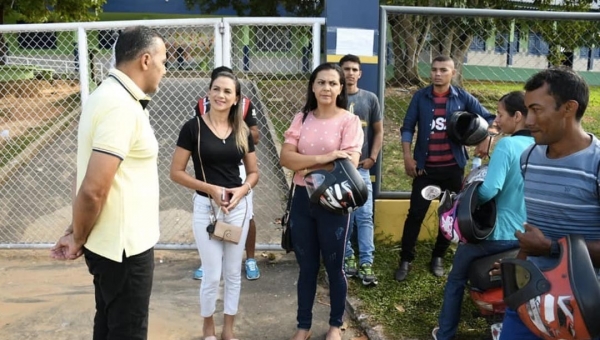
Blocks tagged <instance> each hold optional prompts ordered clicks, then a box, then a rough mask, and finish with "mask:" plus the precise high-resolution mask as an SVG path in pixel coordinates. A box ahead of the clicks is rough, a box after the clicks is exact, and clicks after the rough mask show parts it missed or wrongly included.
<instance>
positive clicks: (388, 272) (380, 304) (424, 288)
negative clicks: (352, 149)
mask: <svg viewBox="0 0 600 340" xmlns="http://www.w3.org/2000/svg"><path fill="white" fill-rule="evenodd" d="M257 83H258V87H259V91H261V95H262V98H263V100H264V103H265V105H266V106H267V108H268V109H269V112H270V114H271V118H272V121H273V124H274V126H275V128H276V130H277V132H278V134H279V137H280V138H281V137H282V134H283V131H284V130H285V129H287V127H288V126H289V119H290V115H291V114H292V113H291V108H292V107H301V106H302V104H303V103H304V91H305V90H304V86H305V84H306V81H305V80H288V81H284V80H280V81H276V82H275V85H273V84H274V82H273V81H272V80H269V81H267V80H263V81H261V80H257ZM522 87H523V84H522V83H489V82H488V83H482V82H472V83H466V84H465V88H466V89H467V90H468V91H469V92H471V93H472V94H473V95H474V96H475V97H477V98H478V99H479V100H480V101H481V102H482V104H483V105H484V106H485V107H486V108H488V110H490V111H491V112H495V110H496V102H497V99H498V98H500V97H501V96H502V95H503V94H505V93H507V92H510V91H515V90H521V89H522ZM274 89H278V90H277V91H275V90H274ZM279 89H284V91H286V89H287V92H278V91H280V90H279ZM292 94H294V95H295V96H292ZM411 96H412V93H411V92H409V91H406V90H402V89H396V88H388V89H387V90H386V98H385V113H384V147H383V163H382V190H384V191H405V192H406V191H409V190H410V188H411V181H410V178H408V177H407V176H406V175H405V173H404V161H403V158H402V149H401V145H400V140H399V133H400V131H399V130H400V126H401V125H402V120H403V119H404V115H405V112H406V108H407V107H408V104H409V102H410V99H411ZM283 103H285V104H286V105H282V104H283ZM282 108H283V109H282ZM598 119H600V87H593V88H592V89H591V98H590V103H589V105H588V108H587V112H586V114H585V116H584V118H583V126H584V128H585V129H586V130H587V131H589V132H591V133H594V134H596V135H600V126H599V125H598ZM432 247H433V242H419V243H418V244H417V257H416V260H415V261H414V262H413V269H412V271H411V274H410V276H409V278H408V279H407V281H404V282H402V283H398V282H396V281H395V280H394V279H393V275H394V272H395V270H396V268H397V265H398V258H399V250H400V249H399V246H398V245H397V244H394V243H385V242H384V243H378V244H377V245H376V249H377V251H376V254H375V263H374V270H375V273H376V274H377V277H378V278H379V285H378V286H377V287H376V288H368V287H363V286H362V284H361V283H360V282H359V281H356V280H350V284H349V294H350V295H351V296H353V297H356V298H358V299H359V300H360V301H361V302H362V307H361V309H360V311H359V312H360V313H365V314H366V315H369V316H370V318H371V319H370V324H371V325H381V326H383V329H384V330H385V332H386V333H387V335H388V337H389V338H390V339H402V338H408V339H431V330H432V329H433V328H434V327H435V326H436V325H437V317H438V315H439V311H440V308H441V305H442V297H443V289H444V284H445V282H446V278H436V277H434V276H433V275H431V274H430V273H429V260H430V256H431V249H432ZM452 256H453V251H450V252H449V254H448V255H447V256H446V259H445V263H446V269H447V270H449V266H450V264H451V262H452ZM478 315H479V314H478V310H477V309H476V307H475V306H474V304H473V303H472V301H471V300H470V297H469V295H468V293H466V294H465V297H464V300H463V309H462V312H461V318H460V319H461V321H460V325H459V330H458V336H457V338H458V339H461V340H475V339H477V340H479V339H484V338H486V337H488V335H489V324H488V322H487V321H486V320H485V319H483V318H482V317H479V316H478Z"/></svg>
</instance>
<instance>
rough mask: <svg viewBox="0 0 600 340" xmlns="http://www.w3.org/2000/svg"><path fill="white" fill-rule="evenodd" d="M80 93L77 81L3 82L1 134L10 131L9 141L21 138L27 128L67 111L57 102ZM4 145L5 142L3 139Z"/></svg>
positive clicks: (1, 91)
mask: <svg viewBox="0 0 600 340" xmlns="http://www.w3.org/2000/svg"><path fill="white" fill-rule="evenodd" d="M78 92H79V85H78V84H77V83H76V82H74V81H64V80H53V81H52V82H50V81H46V80H20V81H11V82H0V131H2V130H8V131H9V133H10V138H16V137H18V136H20V135H21V134H22V133H23V132H24V131H26V130H27V128H30V127H34V126H39V125H41V124H42V123H43V122H44V121H47V120H49V119H52V118H54V117H56V116H58V115H60V114H61V113H63V112H64V110H65V109H67V110H73V109H75V108H76V107H75V106H76V105H77V106H78V105H79V103H73V107H63V106H62V105H58V104H57V103H58V102H59V101H60V100H61V99H65V98H67V97H69V96H70V95H72V94H75V93H78ZM0 143H2V140H0Z"/></svg>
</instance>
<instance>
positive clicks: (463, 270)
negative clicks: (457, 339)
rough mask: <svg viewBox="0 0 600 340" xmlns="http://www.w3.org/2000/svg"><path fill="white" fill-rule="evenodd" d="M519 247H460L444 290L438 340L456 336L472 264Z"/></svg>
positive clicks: (509, 244)
mask: <svg viewBox="0 0 600 340" xmlns="http://www.w3.org/2000/svg"><path fill="white" fill-rule="evenodd" d="M518 247H519V242H518V241H516V240H510V241H483V242H481V243H479V244H470V243H465V244H460V245H459V246H458V249H457V250H456V254H454V260H453V261H452V270H450V273H449V274H448V281H447V282H446V287H445V288H444V302H443V303H442V311H441V312H440V316H439V319H438V323H439V327H440V329H439V330H438V332H437V339H438V340H445V339H452V338H453V337H454V335H455V334H456V330H457V328H458V322H459V321H460V310H461V307H462V300H463V296H464V294H465V285H466V284H467V280H468V273H469V267H470V266H471V263H473V261H475V260H477V259H479V258H482V257H485V256H488V255H493V254H497V253H501V252H503V251H506V250H509V249H514V248H518Z"/></svg>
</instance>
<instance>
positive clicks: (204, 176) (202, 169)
mask: <svg viewBox="0 0 600 340" xmlns="http://www.w3.org/2000/svg"><path fill="white" fill-rule="evenodd" d="M196 121H197V122H198V161H199V162H200V170H201V171H202V178H204V182H206V183H208V181H207V180H206V174H205V173H204V166H202V157H201V156H200V130H201V129H202V127H201V126H200V117H199V116H196ZM207 195H208V199H209V200H213V198H212V196H211V195H210V194H209V193H207ZM213 201H214V200H213ZM210 210H211V212H212V215H213V216H212V218H214V219H215V220H216V218H217V213H216V212H215V209H214V207H213V205H212V204H211V205H210Z"/></svg>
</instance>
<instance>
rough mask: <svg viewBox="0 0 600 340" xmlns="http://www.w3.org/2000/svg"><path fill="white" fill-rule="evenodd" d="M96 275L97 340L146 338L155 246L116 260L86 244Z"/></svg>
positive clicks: (138, 339)
mask: <svg viewBox="0 0 600 340" xmlns="http://www.w3.org/2000/svg"><path fill="white" fill-rule="evenodd" d="M84 256H85V262H86V264H87V266H88V269H89V272H90V274H92V275H93V276H94V288H95V297H96V315H95V317H94V337H93V339H94V340H125V339H129V340H146V339H147V337H148V305H149V303H150V293H151V292H152V279H153V275H154V248H150V249H148V250H146V251H145V252H143V253H141V254H138V255H134V256H130V257H125V253H123V262H121V263H119V262H115V261H112V260H109V259H107V258H105V257H103V256H100V255H98V254H96V253H93V252H91V251H89V250H88V249H85V248H84Z"/></svg>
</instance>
